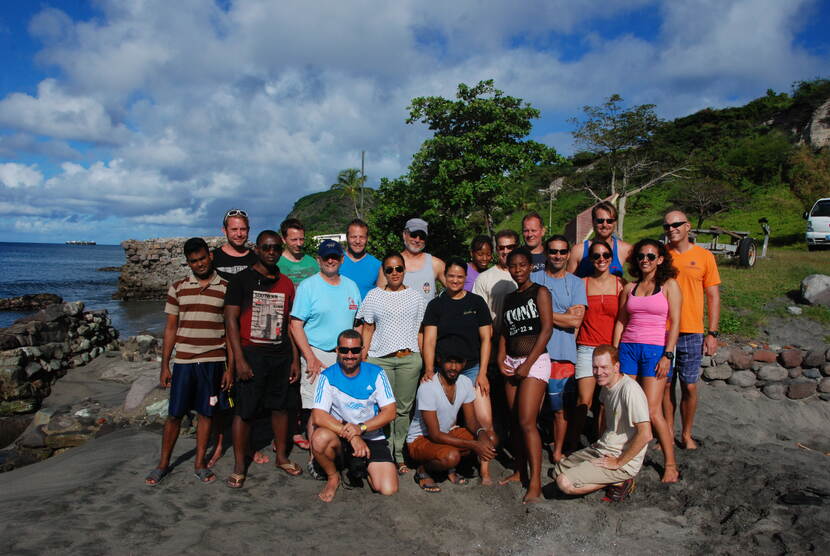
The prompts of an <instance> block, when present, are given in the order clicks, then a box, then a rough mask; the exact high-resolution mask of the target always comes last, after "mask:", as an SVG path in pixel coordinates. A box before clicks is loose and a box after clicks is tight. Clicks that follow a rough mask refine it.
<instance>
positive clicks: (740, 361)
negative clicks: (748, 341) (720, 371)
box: [729, 348, 752, 371]
mask: <svg viewBox="0 0 830 556" xmlns="http://www.w3.org/2000/svg"><path fill="white" fill-rule="evenodd" d="M729 363H730V364H731V365H732V368H733V369H735V370H739V371H742V370H746V369H748V368H750V367H751V366H752V354H751V353H746V352H745V351H744V350H742V349H740V348H732V350H731V351H730V352H729Z"/></svg>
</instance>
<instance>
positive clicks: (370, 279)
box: [340, 218, 380, 297]
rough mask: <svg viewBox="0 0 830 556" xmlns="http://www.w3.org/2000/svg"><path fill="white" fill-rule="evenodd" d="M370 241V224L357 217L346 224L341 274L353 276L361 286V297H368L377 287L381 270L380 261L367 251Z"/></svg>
mask: <svg viewBox="0 0 830 556" xmlns="http://www.w3.org/2000/svg"><path fill="white" fill-rule="evenodd" d="M367 241H369V225H368V224H366V222H364V221H363V220H361V219H360V218H355V219H354V220H352V221H351V222H349V225H348V226H346V256H345V257H343V266H341V267H340V274H342V275H343V276H346V277H347V278H351V279H352V280H354V282H355V283H356V284H357V287H358V288H360V297H366V294H367V293H369V290H371V289H372V288H374V287H375V283H376V282H377V279H378V273H379V272H380V261H379V260H377V258H375V257H373V256H372V255H370V254H369V253H367V252H366V242H367Z"/></svg>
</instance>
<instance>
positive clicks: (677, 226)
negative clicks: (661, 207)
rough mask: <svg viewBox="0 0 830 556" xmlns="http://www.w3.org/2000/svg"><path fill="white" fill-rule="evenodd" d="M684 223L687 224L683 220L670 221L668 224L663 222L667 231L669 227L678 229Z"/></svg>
mask: <svg viewBox="0 0 830 556" xmlns="http://www.w3.org/2000/svg"><path fill="white" fill-rule="evenodd" d="M683 224H685V222H683V221H682V220H681V221H680V222H670V223H668V224H663V229H664V230H666V231H668V229H669V228H674V229H677V228H679V227H680V226H682V225H683Z"/></svg>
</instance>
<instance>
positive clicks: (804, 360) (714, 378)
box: [703, 345, 830, 401]
mask: <svg viewBox="0 0 830 556" xmlns="http://www.w3.org/2000/svg"><path fill="white" fill-rule="evenodd" d="M703 380H705V381H707V382H710V383H711V384H713V385H714V386H719V385H726V384H731V385H733V386H737V387H740V388H743V389H747V390H750V391H751V390H754V391H756V392H758V393H759V394H758V395H761V394H763V395H765V396H766V397H768V398H770V399H773V400H783V399H785V398H789V399H791V400H803V399H807V398H812V397H816V396H817V397H818V398H820V399H822V400H824V401H830V346H824V347H823V348H822V349H813V350H809V351H805V350H800V349H797V348H787V347H784V348H782V347H778V346H757V345H745V346H741V347H735V346H732V347H730V346H723V347H721V348H720V349H718V353H717V354H715V355H714V356H713V357H704V358H703Z"/></svg>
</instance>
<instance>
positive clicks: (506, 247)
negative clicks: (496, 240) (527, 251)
mask: <svg viewBox="0 0 830 556" xmlns="http://www.w3.org/2000/svg"><path fill="white" fill-rule="evenodd" d="M515 248H516V244H515V243H508V244H507V245H497V246H496V249H497V250H499V251H512V250H513V249H515Z"/></svg>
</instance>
